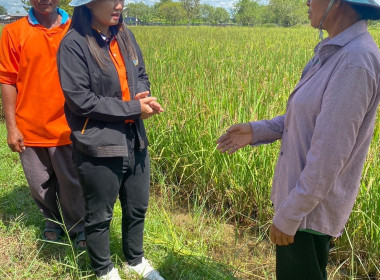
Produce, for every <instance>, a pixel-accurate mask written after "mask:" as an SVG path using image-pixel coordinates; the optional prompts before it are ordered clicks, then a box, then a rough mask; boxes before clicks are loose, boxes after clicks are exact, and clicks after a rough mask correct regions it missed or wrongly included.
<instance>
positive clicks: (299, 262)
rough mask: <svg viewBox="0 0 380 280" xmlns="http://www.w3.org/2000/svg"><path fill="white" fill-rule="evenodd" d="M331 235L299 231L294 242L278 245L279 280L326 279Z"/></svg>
mask: <svg viewBox="0 0 380 280" xmlns="http://www.w3.org/2000/svg"><path fill="white" fill-rule="evenodd" d="M330 240H331V236H327V235H316V234H313V233H308V232H302V231H298V232H297V233H296V235H295V237H294V243H293V244H290V245H288V246H276V276H277V280H306V279H307V280H325V279H327V272H326V266H327V260H328V256H329V250H330Z"/></svg>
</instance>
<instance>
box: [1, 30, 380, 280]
mask: <svg viewBox="0 0 380 280" xmlns="http://www.w3.org/2000/svg"><path fill="white" fill-rule="evenodd" d="M133 31H134V33H135V35H136V37H137V39H138V41H139V42H140V45H141V47H142V49H143V52H144V56H145V60H146V64H147V68H148V69H147V70H148V73H149V74H150V79H151V82H152V94H153V95H154V96H157V97H158V98H159V101H160V102H161V104H162V105H163V106H164V108H165V109H166V112H165V113H164V114H162V115H160V116H156V117H155V118H153V119H151V120H148V121H147V129H148V133H149V139H150V142H151V146H150V154H151V159H152V184H153V189H152V193H153V196H152V199H151V206H150V208H149V213H148V219H147V225H146V236H145V244H146V254H147V256H148V258H150V259H152V260H153V262H154V264H155V265H156V266H157V267H158V268H159V269H160V272H162V274H163V276H165V278H166V279H169V280H170V279H191V280H192V279H274V254H273V246H272V245H270V244H269V242H268V238H267V229H268V226H269V224H270V221H271V218H272V215H273V210H272V207H271V202H270V200H269V195H270V186H271V179H272V176H273V169H274V165H275V159H276V158H277V153H278V149H279V143H275V144H272V145H268V146H263V147H259V148H255V149H251V148H246V149H243V150H241V151H239V152H238V153H236V154H235V155H232V156H226V155H222V154H220V153H219V152H217V151H216V150H215V141H216V139H217V138H218V137H219V135H220V134H221V133H222V132H223V131H224V130H225V129H226V128H227V127H228V126H229V125H231V124H233V123H237V122H246V121H250V120H257V119H262V118H271V117H274V116H276V115H277V114H281V113H283V112H284V110H285V106H286V100H287V97H288V95H289V94H290V92H291V90H292V89H293V87H294V86H295V84H296V83H297V81H298V79H299V77H300V73H301V71H302V68H303V66H304V65H305V63H306V62H307V61H308V59H310V57H311V56H312V53H313V47H314V45H315V44H316V43H317V34H316V31H315V30H312V29H311V28H305V27H297V28H288V29H284V28H243V27H240V28H210V27H196V28H190V29H187V28H185V27H175V28H174V27H133ZM371 33H372V34H373V36H374V38H375V40H376V41H377V42H380V31H379V30H378V29H376V28H373V29H371ZM5 137H6V132H5V128H4V125H3V124H2V125H0V141H1V145H0V157H1V158H2V159H4V160H2V161H0V167H1V169H0V170H1V172H0V222H1V224H0V248H1V249H2V248H8V249H7V250H5V249H4V250H5V251H4V252H7V253H5V254H3V255H2V256H1V257H0V263H1V264H0V278H5V279H7V277H8V279H80V278H84V279H86V278H91V277H92V276H91V275H92V274H91V272H90V267H89V263H88V260H87V257H86V255H79V256H78V254H79V253H78V252H76V251H72V250H71V248H70V247H69V246H65V245H52V244H46V243H43V242H41V241H36V239H38V238H39V236H40V231H41V229H42V228H43V224H44V222H43V220H42V218H41V216H40V214H39V213H38V211H37V209H35V208H36V207H35V206H34V204H33V201H32V200H31V198H30V196H29V194H28V190H27V187H26V182H25V179H24V177H23V173H22V169H21V167H20V165H19V162H18V158H17V155H14V154H11V153H10V152H9V151H8V149H7V147H6V142H5ZM379 138H380V128H379V117H378V120H377V122H376V129H375V134H374V138H373V140H372V143H371V147H370V150H369V154H368V157H367V160H366V163H365V168H364V171H363V179H362V182H361V189H360V193H359V195H358V200H357V203H356V204H355V207H354V211H353V213H352V215H351V217H350V220H349V222H348V224H347V227H346V230H345V232H344V234H343V235H342V237H341V238H339V239H337V240H335V241H334V243H335V247H334V248H333V249H332V251H331V260H330V266H329V275H330V278H329V279H337V280H338V279H376V277H377V278H379V277H380V267H379V264H378V260H379V259H380V239H379V236H380V229H379V225H380V205H379V204H380V175H379V172H378V166H379V163H380V162H379V161H380V144H379V143H380V141H379V140H380V139H379ZM120 219H121V217H120V206H119V205H118V204H117V205H116V208H115V219H114V221H113V223H112V229H113V234H112V236H111V247H112V251H113V252H114V255H113V256H112V258H113V260H114V261H115V262H116V263H117V266H118V267H119V268H121V265H122V260H123V257H122V252H121V246H120V243H119V236H120V223H121V221H120ZM64 241H65V244H67V243H68V240H67V239H66V240H64ZM2 259H4V261H1V260H2ZM3 263H5V264H7V265H3ZM23 275H26V276H23ZM45 275H47V276H45ZM21 276H22V277H24V278H22V277H21ZM20 277H21V278H20ZM49 277H50V278H49ZM132 279H133V278H132Z"/></svg>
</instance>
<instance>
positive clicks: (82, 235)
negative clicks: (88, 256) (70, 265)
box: [74, 231, 87, 250]
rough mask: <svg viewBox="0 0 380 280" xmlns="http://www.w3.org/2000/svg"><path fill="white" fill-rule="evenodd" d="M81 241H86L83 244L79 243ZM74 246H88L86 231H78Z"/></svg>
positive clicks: (81, 247) (79, 247)
mask: <svg viewBox="0 0 380 280" xmlns="http://www.w3.org/2000/svg"><path fill="white" fill-rule="evenodd" d="M81 241H84V245H83V246H81V245H79V243H80V242H81ZM74 246H75V248H77V249H78V250H86V248H87V246H86V238H85V236H84V232H83V231H82V232H80V233H78V235H77V238H75V242H74Z"/></svg>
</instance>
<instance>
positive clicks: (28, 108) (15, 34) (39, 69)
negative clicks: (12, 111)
mask: <svg viewBox="0 0 380 280" xmlns="http://www.w3.org/2000/svg"><path fill="white" fill-rule="evenodd" d="M69 25H70V22H69V21H66V22H65V23H64V24H61V25H60V26H57V27H54V28H51V29H47V28H45V27H44V26H42V25H40V24H35V23H34V24H33V23H32V22H31V21H30V18H29V19H28V17H24V18H22V19H20V20H18V21H16V22H14V23H11V24H8V25H6V26H5V27H4V29H3V32H2V36H1V43H0V83H2V84H8V85H16V88H17V101H16V124H17V127H18V128H19V130H20V131H21V133H22V134H23V135H24V143H25V145H26V146H36V147H54V146H60V145H67V144H70V143H71V141H70V139H69V137H70V129H69V126H68V125H67V122H66V118H65V114H64V110H63V105H64V102H65V99H64V96H63V93H62V90H61V86H60V82H59V77H58V69H57V60H56V56H57V51H58V47H59V44H60V42H61V39H62V38H63V36H64V35H65V33H66V32H67V30H68V28H69Z"/></svg>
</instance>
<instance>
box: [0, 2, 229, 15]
mask: <svg viewBox="0 0 380 280" xmlns="http://www.w3.org/2000/svg"><path fill="white" fill-rule="evenodd" d="M140 1H141V0H134V1H133V0H126V1H125V3H131V2H132V3H133V2H134V3H138V2H140ZM158 1H159V0H142V2H144V3H145V4H147V5H153V4H154V3H156V2H158ZM234 2H236V0H222V1H220V0H201V4H209V5H212V6H215V7H223V8H225V9H227V10H230V9H231V8H232V6H233V3H234ZM0 5H1V6H3V7H5V8H6V9H7V11H8V14H15V13H17V12H21V13H24V11H25V10H24V9H23V8H22V2H21V0H0Z"/></svg>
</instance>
